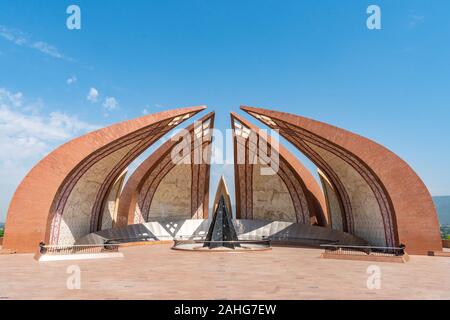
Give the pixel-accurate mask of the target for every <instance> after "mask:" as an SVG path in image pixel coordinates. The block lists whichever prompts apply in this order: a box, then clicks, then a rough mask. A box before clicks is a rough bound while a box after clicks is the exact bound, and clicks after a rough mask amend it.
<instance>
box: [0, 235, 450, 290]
mask: <svg viewBox="0 0 450 320" xmlns="http://www.w3.org/2000/svg"><path fill="white" fill-rule="evenodd" d="M170 247H171V244H160V245H151V246H137V247H126V248H122V249H121V250H120V251H121V252H123V253H124V258H114V259H101V260H86V261H56V262H41V263H39V262H36V261H35V260H34V259H33V255H32V254H12V255H1V256H0V299H450V290H449V288H450V273H449V271H448V270H450V258H445V257H427V256H410V261H409V262H408V263H406V264H400V263H398V264H397V263H383V262H376V263H375V262H367V261H345V260H329V259H321V258H320V255H321V253H322V252H323V250H320V249H304V248H292V247H274V248H273V249H272V250H270V251H261V252H252V253H249V254H247V253H242V254H232V255H230V254H227V253H221V252H217V253H210V254H208V255H207V259H205V255H204V254H193V253H190V252H182V251H175V250H170ZM371 265H377V266H378V267H379V268H380V271H381V288H380V289H372V290H370V289H368V288H367V284H366V283H367V278H368V277H369V274H367V268H368V267H369V266H371ZM69 266H79V267H80V270H81V289H79V290H69V289H67V286H66V282H67V279H68V277H69V276H70V274H68V273H67V270H68V267H69Z"/></svg>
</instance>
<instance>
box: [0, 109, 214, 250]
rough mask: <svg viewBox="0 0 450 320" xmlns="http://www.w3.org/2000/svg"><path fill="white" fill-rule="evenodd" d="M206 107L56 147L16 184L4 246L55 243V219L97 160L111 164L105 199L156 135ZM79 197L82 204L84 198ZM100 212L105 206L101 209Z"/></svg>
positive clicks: (149, 117)
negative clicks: (110, 189) (122, 174)
mask: <svg viewBox="0 0 450 320" xmlns="http://www.w3.org/2000/svg"><path fill="white" fill-rule="evenodd" d="M205 108H206V106H197V107H188V108H180V109H175V110H169V111H164V112H160V113H156V114H151V115H147V116H143V117H140V118H137V119H133V120H129V121H125V122H121V123H118V124H114V125H111V126H109V127H106V128H103V129H99V130H96V131H94V132H91V133H88V134H86V135H83V136H81V137H79V138H76V139H73V140H71V141H69V142H67V143H65V144H63V145H62V146H60V147H58V148H57V149H55V150H54V151H53V152H51V153H50V154H48V155H47V156H46V157H45V158H44V159H42V160H41V161H40V162H39V163H38V164H37V165H36V166H34V167H33V168H32V169H31V171H30V172H29V173H28V174H27V175H26V177H25V178H24V179H23V180H22V182H21V183H20V185H19V187H18V188H17V190H16V192H15V194H14V196H13V198H12V200H11V203H10V206H9V210H8V215H7V220H6V227H5V237H4V243H3V247H4V248H5V249H10V250H13V251H17V252H33V251H35V250H37V247H38V244H39V242H41V241H43V242H45V243H49V242H52V241H51V234H52V227H53V226H54V225H55V217H57V216H58V215H60V216H62V215H63V213H64V210H65V209H66V204H67V203H68V202H67V201H69V203H70V195H71V193H72V191H74V190H75V189H76V188H77V187H79V186H80V185H79V184H80V183H84V182H86V181H87V180H86V179H83V176H84V175H85V174H90V173H92V172H93V171H92V170H95V165H96V164H98V163H99V162H100V161H102V160H103V161H105V162H108V164H105V165H104V166H101V168H98V169H99V170H100V171H102V170H104V171H105V172H102V174H104V177H107V178H108V179H109V181H110V182H108V183H105V182H104V181H103V185H102V186H101V187H98V188H97V189H95V192H98V191H100V190H103V191H104V192H105V194H104V195H103V196H102V197H105V198H106V197H107V195H108V194H107V191H108V190H109V188H110V185H111V184H113V183H114V181H115V180H116V179H117V177H118V176H119V175H120V173H121V172H122V171H123V169H124V166H126V165H127V164H128V163H129V162H131V161H132V160H133V159H134V157H136V156H137V155H139V152H142V151H144V147H148V145H147V144H149V143H150V144H151V143H153V142H154V141H153V140H152V137H151V136H152V135H155V134H156V133H157V132H161V130H167V131H169V130H170V129H172V128H173V127H175V126H176V125H178V124H179V123H181V122H183V121H184V120H186V119H187V118H189V117H191V116H192V115H194V114H196V113H198V112H200V111H201V110H203V109H205ZM167 131H166V132H167ZM149 136H150V137H149ZM133 144H134V145H133ZM136 146H139V147H138V148H137V147H136ZM135 147H136V148H135ZM124 148H125V149H124ZM126 148H129V149H133V148H134V149H133V151H134V153H133V154H132V155H130V154H129V152H128V151H130V150H127V149H126ZM121 150H123V151H121ZM106 158H108V159H107V160H104V159H106ZM119 163H120V165H118V164H119ZM114 170H115V171H117V172H116V173H115V172H114ZM99 182H100V183H101V182H102V181H99ZM81 189H82V188H81ZM81 189H80V190H81ZM97 195H98V193H97ZM97 195H96V196H95V197H92V196H93V194H92V193H89V194H88V195H87V196H88V198H89V199H90V201H92V199H95V201H97V202H99V203H101V204H102V205H103V204H104V201H101V200H103V198H102V197H99V198H97ZM77 201H78V202H80V199H77ZM72 203H75V202H72ZM90 206H91V208H93V206H94V203H92V202H91V203H90ZM58 210H59V211H58ZM101 210H102V206H101V205H100V206H98V208H97V211H99V212H101ZM60 220H61V218H60ZM83 223H87V227H86V226H84V227H83V228H85V229H86V228H88V229H89V228H90V226H89V223H90V221H87V222H86V221H84V222H83ZM55 230H56V231H57V232H56V237H54V239H56V240H57V239H58V236H57V233H59V229H57V228H53V231H55Z"/></svg>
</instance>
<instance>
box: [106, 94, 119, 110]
mask: <svg viewBox="0 0 450 320" xmlns="http://www.w3.org/2000/svg"><path fill="white" fill-rule="evenodd" d="M118 107H119V103H118V102H117V100H116V98H114V97H106V99H105V101H104V102H103V108H105V109H107V110H109V111H111V110H114V109H117V108H118Z"/></svg>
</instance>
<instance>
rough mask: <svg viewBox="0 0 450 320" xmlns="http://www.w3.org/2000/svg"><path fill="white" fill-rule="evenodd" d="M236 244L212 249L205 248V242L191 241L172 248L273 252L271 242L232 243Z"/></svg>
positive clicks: (176, 241) (208, 250)
mask: <svg viewBox="0 0 450 320" xmlns="http://www.w3.org/2000/svg"><path fill="white" fill-rule="evenodd" d="M230 242H233V244H235V246H234V247H232V248H230V247H227V246H218V247H214V248H210V247H208V246H204V244H205V241H202V240H199V241H191V240H175V241H174V245H173V246H172V249H173V250H181V251H195V252H253V251H267V250H272V248H271V246H270V242H269V241H264V240H261V241H259V240H256V241H230Z"/></svg>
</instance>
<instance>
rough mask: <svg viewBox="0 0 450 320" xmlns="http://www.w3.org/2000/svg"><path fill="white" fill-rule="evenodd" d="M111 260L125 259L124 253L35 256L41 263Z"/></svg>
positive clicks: (38, 254)
mask: <svg viewBox="0 0 450 320" xmlns="http://www.w3.org/2000/svg"><path fill="white" fill-rule="evenodd" d="M110 258H123V253H122V252H105V253H83V254H63V255H46V254H40V253H37V254H36V255H35V256H34V259H35V260H37V261H39V262H47V261H66V260H91V259H110Z"/></svg>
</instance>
